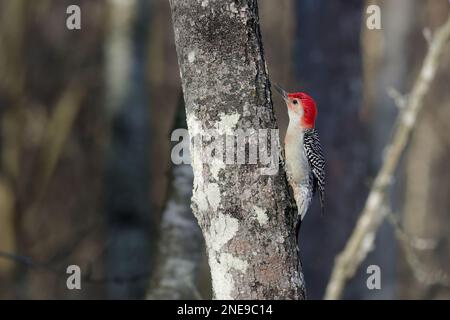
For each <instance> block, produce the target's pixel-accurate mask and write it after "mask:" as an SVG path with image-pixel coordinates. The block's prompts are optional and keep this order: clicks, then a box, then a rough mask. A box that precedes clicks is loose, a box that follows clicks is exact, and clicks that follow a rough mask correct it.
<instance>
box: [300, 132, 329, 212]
mask: <svg viewBox="0 0 450 320" xmlns="http://www.w3.org/2000/svg"><path fill="white" fill-rule="evenodd" d="M303 141H304V145H305V151H306V157H307V158H308V162H309V165H310V166H311V171H312V172H313V176H314V177H313V178H314V181H313V190H314V192H315V191H316V190H319V196H320V207H321V209H322V214H323V211H324V195H325V158H324V156H323V153H322V147H321V146H320V140H319V135H318V134H317V131H316V130H315V129H311V130H308V131H306V132H305V136H304V140H303Z"/></svg>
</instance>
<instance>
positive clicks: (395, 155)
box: [325, 16, 450, 299]
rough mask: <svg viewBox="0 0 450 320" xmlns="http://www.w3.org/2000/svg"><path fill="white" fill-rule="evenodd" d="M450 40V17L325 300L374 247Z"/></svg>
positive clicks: (425, 65)
mask: <svg viewBox="0 0 450 320" xmlns="http://www.w3.org/2000/svg"><path fill="white" fill-rule="evenodd" d="M449 37H450V16H449V18H448V20H447V22H446V23H445V24H444V25H443V26H442V27H440V28H439V29H438V30H437V31H436V33H435V36H434V37H433V40H432V41H431V43H430V46H429V50H428V53H427V56H426V57H425V61H424V63H423V66H422V69H421V71H420V74H419V77H418V78H417V80H416V82H415V84H414V87H413V89H412V91H411V94H410V96H409V99H408V102H407V105H406V106H405V107H404V108H403V109H402V110H401V112H400V114H399V117H398V119H397V123H396V125H395V127H394V128H395V132H394V135H393V138H392V141H391V142H390V143H389V144H388V146H387V148H386V155H385V158H384V163H383V165H382V167H381V169H380V171H379V172H378V175H377V177H376V178H375V181H374V184H373V186H372V189H371V191H370V193H369V196H368V198H367V201H366V204H365V207H364V209H363V211H362V213H361V216H360V218H359V220H358V222H357V224H356V227H355V229H354V230H353V233H352V235H351V237H350V239H349V240H348V242H347V245H346V246H345V248H344V250H343V251H342V252H341V253H340V254H339V255H338V256H337V258H336V261H335V266H334V269H333V272H332V274H331V279H330V282H329V283H328V286H327V290H326V293H325V299H339V298H340V297H341V295H342V292H343V290H344V287H345V284H346V282H347V281H348V280H349V279H351V278H352V277H353V276H354V274H355V272H356V270H357V269H358V267H359V266H360V264H361V263H362V261H364V259H365V258H366V256H367V254H368V253H369V251H370V250H371V248H372V246H373V241H374V239H375V234H376V232H377V230H378V228H379V226H380V225H381V223H382V221H383V219H384V217H385V215H386V212H385V210H381V209H382V205H383V203H384V201H385V196H386V192H387V190H388V189H389V187H390V185H391V183H392V180H393V176H394V174H395V170H396V168H397V166H398V163H399V161H400V158H401V156H402V154H403V152H404V150H405V148H406V146H407V144H408V142H409V140H410V137H411V132H412V130H413V128H414V124H415V123H416V119H417V115H418V113H419V111H420V110H421V109H422V107H423V100H424V97H425V95H426V94H427V92H428V89H429V87H430V84H431V82H432V80H433V78H434V75H435V73H436V70H437V67H438V64H439V60H440V57H441V55H442V53H443V52H444V49H445V46H446V44H447V41H448V39H449Z"/></svg>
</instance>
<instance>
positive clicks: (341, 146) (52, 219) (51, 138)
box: [0, 0, 450, 299]
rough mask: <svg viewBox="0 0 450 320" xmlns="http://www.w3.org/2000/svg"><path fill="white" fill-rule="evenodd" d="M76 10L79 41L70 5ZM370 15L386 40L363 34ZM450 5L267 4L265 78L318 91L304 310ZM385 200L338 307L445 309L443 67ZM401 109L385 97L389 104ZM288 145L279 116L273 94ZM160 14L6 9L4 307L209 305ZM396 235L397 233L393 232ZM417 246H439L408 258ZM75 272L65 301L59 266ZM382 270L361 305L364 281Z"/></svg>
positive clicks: (148, 7) (0, 51) (2, 14)
mask: <svg viewBox="0 0 450 320" xmlns="http://www.w3.org/2000/svg"><path fill="white" fill-rule="evenodd" d="M71 4H76V5H79V6H80V8H81V13H82V15H81V26H82V29H81V30H73V31H71V30H68V29H67V28H66V18H67V17H68V15H67V14H66V8H67V7H68V6H69V5H71ZM369 4H378V5H379V6H380V7H381V18H382V20H381V22H382V29H381V30H368V29H367V28H366V24H365V20H366V18H367V14H366V8H367V6H368V5H369ZM449 9H450V8H449V3H448V1H447V0H426V1H421V0H380V1H375V0H374V1H361V0H333V1H330V0H282V1H273V0H260V1H259V14H260V23H261V27H262V35H263V43H264V48H265V54H266V59H267V64H268V68H269V73H270V78H271V80H272V81H275V82H277V83H280V84H281V85H282V86H284V87H285V88H286V89H288V90H291V91H299V90H300V89H301V90H302V91H306V92H309V93H310V94H311V95H312V96H313V97H314V98H315V99H316V101H317V103H318V108H319V117H318V130H319V132H320V136H321V140H322V144H323V148H324V150H325V154H326V159H327V199H326V215H325V216H323V217H322V216H321V215H320V213H319V210H318V205H317V203H315V204H314V207H313V212H311V213H309V214H308V215H307V216H306V220H305V221H304V223H303V225H302V231H301V235H300V237H301V251H302V252H301V255H302V261H303V268H304V273H305V279H306V284H307V292H308V297H309V298H310V299H321V298H322V297H323V296H324V292H325V288H326V285H327V282H328V280H329V278H330V273H331V270H332V268H333V265H334V259H335V257H336V254H338V253H339V252H340V251H341V250H342V249H343V247H344V245H345V243H346V241H347V239H348V238H349V235H350V234H351V232H352V230H353V228H354V225H355V222H356V220H357V218H358V216H359V213H360V212H361V209H362V207H363V205H364V203H365V200H366V198H367V194H368V191H369V188H370V185H371V182H372V180H373V177H374V175H375V174H376V173H377V171H378V169H379V167H380V165H381V162H382V155H383V149H384V146H385V144H386V142H387V141H389V139H390V137H391V133H392V126H393V124H394V121H395V118H396V115H397V113H398V107H397V106H396V104H395V102H394V99H393V98H392V97H391V96H390V94H389V92H392V89H395V90H397V91H399V92H401V93H407V92H409V90H410V89H411V86H412V83H413V82H414V80H415V78H416V76H417V73H418V70H419V68H420V66H421V64H422V61H423V58H424V56H425V54H426V52H427V41H426V38H425V37H424V35H423V33H424V32H423V31H424V30H426V31H425V34H428V33H431V34H432V33H433V31H434V30H435V29H436V28H437V27H439V26H440V25H441V24H442V23H443V22H445V20H446V19H447V16H448V13H449V11H450V10H449ZM448 49H450V48H449V47H447V52H446V54H445V58H444V61H442V63H441V64H440V67H439V72H438V74H437V75H436V77H435V80H434V81H433V83H432V88H431V89H430V92H429V94H428V95H427V97H426V103H425V107H424V112H422V113H421V115H420V117H419V120H418V122H417V125H416V128H415V130H414V133H413V137H412V141H411V143H410V145H409V146H408V149H407V152H406V154H405V155H404V157H403V159H402V163H401V165H400V170H399V171H398V173H397V178H396V180H395V183H394V187H393V188H392V189H391V192H390V200H391V203H392V208H393V213H392V215H390V216H389V219H387V220H386V221H385V222H384V223H383V225H382V227H381V228H380V229H379V231H378V233H377V237H376V241H375V246H374V248H373V251H372V252H371V253H370V255H369V256H368V258H367V259H366V260H365V261H364V262H363V264H362V266H361V268H360V270H359V272H358V274H357V275H356V276H355V277H354V278H353V279H352V280H351V281H350V282H349V283H348V286H347V287H346V289H345V292H344V298H351V299H378V298H386V299H394V298H395V299H397V298H409V299H443V298H447V299H448V298H450V170H448V169H449V163H450V135H449V134H448V132H450V121H449V120H450V99H449V98H450V90H449V89H450V86H449V83H450V72H449V71H450V52H449V50H448ZM391 95H392V94H391ZM274 104H275V111H276V114H277V119H278V122H279V126H280V129H281V132H282V135H283V134H284V131H285V129H286V125H287V114H286V111H285V106H284V103H283V102H282V101H281V100H280V99H279V98H278V97H275V96H274ZM183 108H184V106H183V102H182V93H181V87H180V79H179V71H178V64H177V58H176V52H175V46H174V37H173V30H172V21H171V14H170V7H169V1H167V0H153V1H151V0H148V1H145V0H129V1H119V0H111V1H106V0H96V1H88V0H78V1H75V0H58V1H56V0H40V1H31V0H0V299H11V298H20V299H48V298H49V299H55V298H59V299H89V298H98V299H104V298H131V299H143V298H170V299H178V298H193V299H196V298H203V299H209V298H211V288H210V278H209V277H210V276H209V270H208V266H207V260H206V257H205V254H204V248H203V242H202V236H201V234H200V231H199V229H198V227H197V225H196V222H195V220H194V218H193V216H192V213H191V212H190V209H189V199H190V188H191V186H192V181H191V179H192V173H191V172H190V167H189V166H186V165H184V166H173V165H172V164H171V161H170V148H171V141H170V136H171V132H172V131H173V129H174V128H181V127H183V126H185V123H184V121H183V119H184V114H183ZM393 221H395V222H393ZM400 229H401V232H402V234H406V235H407V239H409V240H411V239H413V240H414V239H416V238H417V239H431V240H432V243H433V245H432V246H428V247H427V246H422V247H420V246H414V245H412V244H411V242H412V241H404V238H403V240H401V239H399V237H397V236H396V233H398V231H399V230H400ZM72 264H76V265H79V266H80V267H81V270H82V274H83V280H82V290H68V289H67V287H66V277H67V275H66V273H65V270H66V267H67V266H68V265H72ZM371 264H376V265H379V266H380V268H381V274H382V278H381V285H382V288H381V290H368V289H367V287H366V279H367V274H366V268H367V266H369V265H371Z"/></svg>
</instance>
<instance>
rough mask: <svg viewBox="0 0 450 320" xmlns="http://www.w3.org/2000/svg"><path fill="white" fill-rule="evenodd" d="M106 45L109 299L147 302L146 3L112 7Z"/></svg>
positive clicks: (149, 239) (150, 229)
mask: <svg viewBox="0 0 450 320" xmlns="http://www.w3.org/2000/svg"><path fill="white" fill-rule="evenodd" d="M110 8H111V25H110V31H109V37H108V39H107V40H106V50H107V51H106V53H107V57H106V87H107V92H108V94H109V95H108V96H107V97H106V109H107V113H108V116H109V117H111V119H110V120H111V123H112V129H111V142H110V150H109V152H108V156H107V159H106V173H105V181H106V183H105V202H106V203H105V209H106V214H107V221H108V227H109V230H108V232H109V235H108V238H109V239H108V241H109V243H108V252H107V270H106V272H107V274H108V277H109V278H112V279H117V278H131V279H133V278H135V279H136V280H135V281H111V282H108V286H107V290H108V297H109V298H113V299H116V298H119V299H130V298H132V299H138V298H142V297H144V296H145V290H146V285H147V281H146V277H145V275H146V274H148V273H149V272H150V271H151V269H150V254H151V247H150V246H149V244H153V242H154V239H155V232H153V227H154V225H153V224H152V221H151V216H150V214H151V213H150V201H149V194H150V192H149V186H148V178H149V158H148V150H149V139H148V122H149V116H148V110H149V108H148V101H147V91H146V77H145V68H146V64H145V61H146V43H147V25H148V20H149V7H148V6H147V1H144V0H134V1H129V2H117V1H111V6H110Z"/></svg>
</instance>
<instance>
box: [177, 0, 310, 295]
mask: <svg viewBox="0 0 450 320" xmlns="http://www.w3.org/2000/svg"><path fill="white" fill-rule="evenodd" d="M170 4H171V9H172V19H173V24H174V31H175V43H176V48H177V53H178V62H179V66H180V74H181V79H182V87H183V92H184V99H185V103H186V115H187V123H188V128H189V133H190V136H191V139H193V140H191V155H192V167H193V172H194V186H193V187H194V188H193V197H192V209H193V212H194V215H195V216H196V218H197V220H198V222H199V225H200V227H201V229H202V232H203V235H204V237H205V240H206V247H207V253H208V258H209V264H210V268H211V277H212V284H213V293H214V297H215V298H216V299H303V298H304V297H305V291H304V280H303V276H302V274H301V270H300V267H299V266H298V263H297V253H296V240H295V232H294V224H295V220H296V214H295V212H294V210H293V209H292V208H291V206H290V203H291V201H290V200H291V198H290V197H289V194H288V188H287V183H286V178H285V174H284V171H282V170H277V172H276V173H275V174H272V175H269V174H267V172H264V173H266V174H267V175H264V174H262V173H263V172H262V170H261V166H260V165H258V164H248V162H250V161H247V162H246V163H245V164H242V165H238V164H225V163H224V161H223V157H222V155H223V153H221V152H219V148H217V149H216V150H214V160H213V161H208V162H206V161H203V160H204V159H203V158H202V152H201V150H200V149H201V148H203V150H205V149H208V148H211V146H212V145H213V143H212V142H211V141H210V140H209V139H207V138H206V136H207V134H208V133H209V130H211V129H216V131H217V132H218V133H220V134H221V135H224V134H227V135H228V136H233V135H234V133H235V132H236V130H239V129H240V130H243V131H247V130H251V129H252V130H256V132H258V130H259V129H275V128H276V120H275V117H274V113H273V107H272V101H271V93H270V85H269V78H268V74H267V70H266V68H265V60H264V54H263V48H262V42H261V34H260V29H259V22H258V10H257V3H256V1H255V0H246V1H243V0H242V1H219V0H210V1H207V0H204V1H202V2H197V1H183V0H171V2H170ZM207 131H208V132H207ZM248 132H249V131H248ZM198 140H201V141H200V143H197V142H198ZM193 141H196V143H195V144H194V143H193ZM264 142H266V141H264ZM272 143H273V142H272ZM233 146H234V143H233ZM250 146H251V145H250ZM200 147H201V148H200ZM228 147H229V144H227V148H228ZM259 148H260V150H261V146H259ZM210 151H213V150H210ZM245 154H246V156H248V155H249V150H247V149H246V150H245ZM233 160H234V158H233ZM233 162H234V161H233ZM260 162H261V159H260ZM228 163H230V162H228ZM276 168H277V169H280V168H279V165H278V159H277V160H276Z"/></svg>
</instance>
